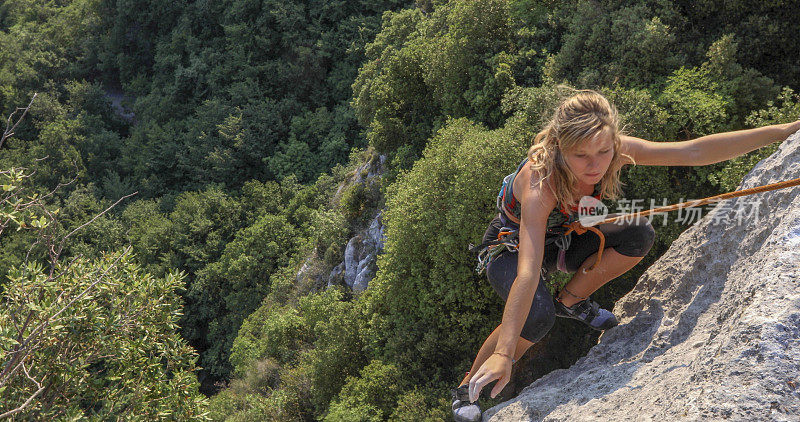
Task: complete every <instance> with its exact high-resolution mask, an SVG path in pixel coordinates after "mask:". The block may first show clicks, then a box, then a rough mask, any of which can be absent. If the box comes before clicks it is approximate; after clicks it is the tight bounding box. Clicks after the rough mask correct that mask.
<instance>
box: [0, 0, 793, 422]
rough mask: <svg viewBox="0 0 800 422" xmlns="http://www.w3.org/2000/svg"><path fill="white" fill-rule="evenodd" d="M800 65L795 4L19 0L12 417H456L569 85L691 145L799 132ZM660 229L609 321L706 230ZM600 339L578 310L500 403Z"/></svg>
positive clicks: (664, 190) (629, 179)
mask: <svg viewBox="0 0 800 422" xmlns="http://www.w3.org/2000/svg"><path fill="white" fill-rule="evenodd" d="M798 59H800V8H797V7H796V4H794V2H792V1H788V0H774V1H764V2H750V1H744V0H731V1H726V2H719V1H712V0H693V1H688V0H539V1H535V0H450V1H445V0H416V1H401V0H372V1H366V0H314V1H294V0H285V1H275V0H217V1H209V0H196V1H190V0H174V1H170V2H164V1H156V0H56V1H53V0H49V1H48V0H4V1H0V113H2V116H3V118H4V119H5V120H6V125H5V126H4V127H5V132H4V134H3V137H2V141H0V179H3V181H2V182H0V195H2V200H0V215H1V216H2V219H0V245H2V247H0V274H2V277H0V295H1V299H0V301H1V302H0V398H2V399H1V400H0V418H5V417H7V418H10V419H11V420H109V419H114V420H118V419H124V420H129V419H130V420H158V419H177V420H220V421H222V420H226V421H259V420H280V421H311V420H325V421H383V420H393V421H394V420H397V421H405V420H430V421H437V420H447V419H448V418H450V393H449V391H450V389H451V388H453V387H455V386H456V383H457V382H458V381H460V379H461V377H462V376H463V374H464V372H465V371H467V370H468V369H469V367H470V365H471V363H472V360H473V358H474V357H475V356H474V354H475V353H476V351H477V350H478V349H479V348H480V345H481V343H482V341H483V340H484V339H485V338H486V336H487V335H488V334H489V333H490V332H491V330H492V329H494V328H495V327H496V326H497V324H498V323H499V322H500V319H501V316H502V309H503V303H502V301H501V299H500V298H499V297H497V295H496V294H495V293H494V292H493V291H492V288H491V287H490V285H489V284H488V282H486V279H485V275H484V276H479V275H478V274H476V273H475V271H474V267H475V260H474V257H473V256H471V255H470V254H469V252H468V250H467V249H468V245H469V244H470V243H475V244H477V243H479V242H480V239H481V236H482V235H483V233H484V230H485V229H486V226H487V225H488V223H489V221H490V220H491V219H492V217H493V216H494V215H496V213H497V210H496V209H495V198H496V195H497V191H498V189H499V188H500V184H501V182H502V179H503V177H504V176H505V175H507V174H509V173H511V172H513V171H514V169H515V168H516V166H517V164H518V163H519V161H520V160H521V159H522V158H523V157H524V156H525V154H526V152H527V150H528V148H529V146H530V145H531V142H532V140H533V137H534V135H535V134H536V133H537V132H538V131H539V130H541V128H542V124H543V121H544V119H546V118H548V117H549V116H550V114H551V113H552V110H553V108H554V107H555V105H557V104H558V102H559V101H560V99H561V98H563V95H564V94H563V92H564V90H565V89H566V88H568V87H572V88H577V89H594V90H597V91H599V92H601V93H602V94H604V95H605V96H606V97H607V98H608V99H609V100H610V101H611V102H612V103H614V104H615V105H616V106H617V108H618V109H619V112H620V117H621V120H622V123H623V124H624V125H623V126H624V130H625V132H626V133H629V134H631V135H633V136H637V137H640V138H644V139H648V140H651V141H657V142H667V141H681V140H688V139H694V138H697V137H699V136H703V135H707V134H711V133H716V132H722V131H730V130H738V129H744V128H752V127H758V126H763V125H767V124H775V123H786V122H790V121H794V120H797V119H798V117H800V96H799V95H798V94H797V90H798V89H800V83H798V80H800V60H798ZM775 147H776V145H775V144H773V145H770V146H767V147H764V148H761V149H759V150H757V151H754V152H752V153H748V154H746V155H744V156H741V157H738V158H735V159H732V160H729V161H725V162H721V163H718V164H713V165H709V166H703V167H637V166H632V167H630V168H629V169H626V170H625V171H624V172H623V175H622V177H623V183H624V191H625V196H626V197H627V198H644V199H646V200H648V201H649V200H650V199H651V198H657V200H658V201H659V205H660V201H661V200H662V198H665V199H666V200H668V201H669V202H668V203H677V202H679V201H681V200H682V199H685V198H703V197H707V196H711V195H715V194H718V193H722V192H728V191H732V190H735V189H736V188H737V186H738V185H739V183H740V181H741V179H742V177H743V176H744V175H745V174H746V173H747V172H748V171H749V170H750V169H751V168H752V167H753V166H754V165H755V164H756V163H758V161H759V160H761V159H763V158H764V157H766V156H768V155H769V154H771V153H772V152H773V151H774V150H775ZM608 205H609V206H610V208H611V209H612V212H613V211H615V210H616V209H614V207H615V204H614V203H608ZM377 221H379V222H380V226H381V227H382V228H381V230H382V235H383V239H384V240H383V241H382V245H381V247H380V253H379V254H377V256H376V257H375V258H374V260H373V261H371V262H370V263H369V264H368V265H367V270H368V271H366V272H365V273H364V274H370V277H369V279H368V280H367V281H368V287H366V288H354V286H353V285H352V282H349V283H348V282H346V279H347V277H348V276H346V275H344V274H343V270H342V268H343V263H344V262H345V261H347V260H348V259H349V258H348V257H349V256H350V255H349V254H350V252H349V251H350V249H349V248H348V245H350V244H351V241H352V239H356V238H358V239H361V238H362V237H364V236H365V235H364V233H365V232H366V231H368V228H369V227H375V225H376V224H378V223H377ZM653 225H654V227H655V229H656V243H655V245H654V246H653V248H652V250H651V251H650V253H649V254H648V255H647V256H646V257H645V259H644V260H642V262H641V263H640V264H639V265H637V267H635V268H634V269H633V270H631V271H630V272H628V273H626V274H625V275H623V276H621V277H619V278H618V279H616V280H615V281H614V282H612V283H609V284H607V285H606V286H604V287H603V288H601V289H600V290H599V291H598V292H597V293H596V294H595V295H594V296H593V297H594V298H595V299H596V300H597V301H598V302H600V303H601V304H602V305H604V306H613V303H614V301H615V300H617V299H619V298H620V297H622V296H623V295H624V294H625V293H627V292H628V291H629V290H630V289H631V288H632V287H633V286H634V284H635V283H636V280H637V278H638V276H639V275H641V274H642V272H643V271H644V270H645V269H646V268H647V267H648V266H649V265H650V264H652V263H653V262H654V261H655V260H656V259H658V257H659V256H660V255H661V254H663V252H664V251H665V250H666V249H667V248H668V247H669V245H670V244H671V243H672V241H674V240H675V239H676V238H677V236H678V235H679V234H680V233H681V232H682V231H683V230H685V229H686V228H687V226H686V225H682V224H679V223H677V222H675V221H667V220H666V219H663V220H662V219H660V218H658V217H657V218H656V219H655V220H654V221H653ZM348 271H349V270H348ZM556 281H558V280H556ZM562 281H563V280H562ZM365 282H366V281H365ZM596 342H597V334H596V333H595V332H593V331H591V330H589V329H586V328H583V327H582V326H579V325H578V324H576V323H575V322H574V321H564V320H559V321H557V323H556V325H555V327H554V328H553V329H552V330H551V332H550V333H549V334H548V335H547V336H546V337H545V338H544V339H543V340H542V341H541V342H540V344H537V346H536V347H534V348H532V349H531V351H529V352H528V354H527V355H526V357H525V359H523V360H522V361H520V362H519V363H517V366H518V368H520V369H518V370H517V374H516V375H515V378H514V380H513V382H512V383H511V384H510V385H509V386H508V387H507V388H506V390H505V391H504V394H501V396H499V397H498V398H495V399H489V398H482V399H481V402H482V403H483V405H487V406H488V405H492V404H495V403H499V402H500V401H502V400H503V397H512V396H514V395H515V394H516V393H517V392H518V391H520V390H521V389H522V388H524V387H525V386H526V385H528V384H529V383H530V382H532V381H533V380H535V379H536V378H538V377H540V376H542V375H544V374H546V373H548V372H550V371H552V370H554V369H559V368H566V367H569V366H570V365H571V364H572V363H574V362H575V361H576V360H577V359H578V358H580V357H581V356H583V355H585V354H586V353H587V351H588V350H589V349H590V348H591V347H592V346H593V345H594V344H596Z"/></svg>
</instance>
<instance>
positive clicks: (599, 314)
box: [554, 298, 619, 331]
mask: <svg viewBox="0 0 800 422" xmlns="http://www.w3.org/2000/svg"><path fill="white" fill-rule="evenodd" d="M554 304H555V307H556V316H559V317H563V318H572V319H577V320H578V321H580V322H582V323H584V324H586V325H588V326H589V328H592V329H595V330H598V331H602V330H608V329H609V328H611V327H616V326H617V324H619V322H618V321H617V317H615V316H614V314H612V313H611V312H609V311H607V310H605V309H602V308H600V305H599V304H598V303H597V302H595V301H593V300H592V299H591V298H587V299H584V300H582V301H580V302H578V303H576V304H574V305H572V306H564V304H563V303H561V302H559V301H557V300H555V301H554Z"/></svg>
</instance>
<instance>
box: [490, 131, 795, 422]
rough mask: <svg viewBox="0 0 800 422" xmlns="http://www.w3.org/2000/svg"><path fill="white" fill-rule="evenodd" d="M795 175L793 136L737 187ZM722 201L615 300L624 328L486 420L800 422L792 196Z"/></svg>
mask: <svg viewBox="0 0 800 422" xmlns="http://www.w3.org/2000/svg"><path fill="white" fill-rule="evenodd" d="M796 177H800V136H798V135H797V134H795V135H793V136H792V137H790V138H789V139H788V140H787V141H785V142H783V144H782V145H781V146H780V148H779V149H778V151H777V152H775V153H774V154H773V155H772V156H770V157H769V158H767V159H765V160H763V161H762V162H760V163H759V164H758V165H757V166H756V167H755V168H754V169H753V170H752V171H751V172H750V173H749V174H748V175H747V176H746V177H745V179H744V181H743V182H742V185H741V186H740V189H746V188H752V187H756V186H760V185H765V184H769V183H775V182H778V181H783V180H788V179H792V178H796ZM724 204H725V205H720V206H717V207H715V208H714V210H713V211H711V212H710V213H708V214H707V215H706V216H705V217H704V218H703V219H702V220H701V221H700V222H699V223H698V224H696V225H694V226H693V227H691V228H689V229H687V230H686V231H685V232H683V233H682V234H681V235H680V237H679V238H678V239H677V240H676V241H675V242H674V243H673V244H672V246H671V247H670V249H669V250H668V251H667V252H666V253H665V254H664V255H663V256H662V257H661V258H660V259H659V260H658V261H657V262H656V263H655V264H653V265H652V266H651V267H650V268H649V269H648V270H647V271H646V272H645V273H644V274H643V275H642V277H641V278H640V279H639V281H638V283H637V285H636V286H635V288H634V289H633V290H632V291H631V292H630V293H629V294H628V295H626V296H625V297H623V298H622V299H621V300H620V301H619V302H617V304H616V306H615V308H614V313H615V314H616V315H617V316H618V317H619V318H620V322H621V324H620V325H619V326H618V327H615V328H613V329H611V330H608V331H606V332H605V333H604V334H603V335H602V336H601V337H600V340H599V344H598V345H596V346H595V347H594V348H592V349H591V350H590V351H589V353H588V354H587V356H585V357H583V358H581V359H580V360H579V361H578V362H577V363H575V365H573V366H572V367H570V368H568V369H562V370H557V371H554V372H551V373H550V374H548V375H546V376H544V377H542V378H540V379H539V380H537V381H536V382H534V383H533V384H532V385H530V386H529V387H528V388H526V389H525V390H523V391H522V393H520V394H519V396H518V397H516V398H515V399H513V400H511V401H508V402H505V403H502V404H500V405H499V406H496V407H494V408H492V409H489V410H487V411H486V412H485V414H484V420H490V421H529V420H532V421H539V420H547V421H567V420H569V421H598V420H603V421H615V420H626V421H627V420H631V421H651V420H669V421H673V420H679V421H684V420H686V421H690V420H691V421H694V420H700V419H707V420H724V419H728V420H737V421H745V420H747V421H752V420H763V421H767V420H768V421H797V420H800V187H794V188H787V189H782V190H777V191H771V192H765V193H760V194H756V195H752V196H747V197H742V198H736V199H732V200H728V201H725V203H724ZM756 207H757V208H758V218H757V219H756V217H755V216H753V215H748V214H750V213H752V211H753V209H754V208H756ZM704 210H705V208H704ZM742 210H749V211H746V212H745V213H743V214H744V215H743V214H737V211H742ZM740 217H743V218H740Z"/></svg>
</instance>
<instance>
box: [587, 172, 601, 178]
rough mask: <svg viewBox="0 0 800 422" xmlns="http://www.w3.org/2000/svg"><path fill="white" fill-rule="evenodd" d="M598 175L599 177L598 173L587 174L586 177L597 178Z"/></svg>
mask: <svg viewBox="0 0 800 422" xmlns="http://www.w3.org/2000/svg"><path fill="white" fill-rule="evenodd" d="M599 175H600V173H592V174H587V176H589V177H597V176H599Z"/></svg>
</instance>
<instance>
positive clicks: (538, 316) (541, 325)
mask: <svg viewBox="0 0 800 422" xmlns="http://www.w3.org/2000/svg"><path fill="white" fill-rule="evenodd" d="M555 322H556V312H555V309H553V307H552V306H550V308H549V309H542V310H541V311H540V312H536V313H535V314H532V315H528V319H527V320H525V325H524V326H523V327H522V332H521V333H520V337H522V338H523V339H525V340H528V341H529V342H531V343H536V342H538V341H539V340H541V339H542V337H544V336H545V334H547V333H548V332H549V331H550V329H551V328H553V324H555Z"/></svg>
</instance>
